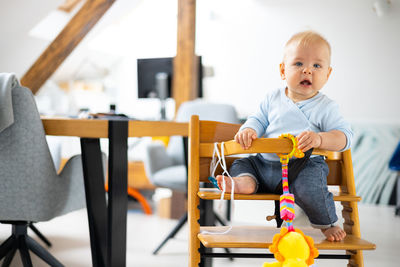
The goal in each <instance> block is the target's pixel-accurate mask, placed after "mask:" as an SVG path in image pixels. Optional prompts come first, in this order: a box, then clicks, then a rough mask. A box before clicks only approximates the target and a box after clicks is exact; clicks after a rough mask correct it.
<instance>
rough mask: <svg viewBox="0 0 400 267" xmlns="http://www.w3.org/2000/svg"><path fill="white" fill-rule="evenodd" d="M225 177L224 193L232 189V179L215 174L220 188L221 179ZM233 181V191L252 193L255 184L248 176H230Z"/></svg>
mask: <svg viewBox="0 0 400 267" xmlns="http://www.w3.org/2000/svg"><path fill="white" fill-rule="evenodd" d="M224 178H225V186H226V190H225V192H226V193H230V192H231V189H232V181H231V178H229V177H228V176H222V175H217V177H216V179H217V182H218V186H219V189H220V190H222V184H223V179H224ZM232 178H233V180H234V181H235V188H234V193H237V194H248V195H249V194H254V193H255V192H254V191H255V190H256V187H257V184H256V181H254V179H253V178H252V177H250V176H240V177H232Z"/></svg>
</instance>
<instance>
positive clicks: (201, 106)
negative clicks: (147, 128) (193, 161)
mask: <svg viewBox="0 0 400 267" xmlns="http://www.w3.org/2000/svg"><path fill="white" fill-rule="evenodd" d="M192 115H198V116H199V118H200V119H201V120H213V121H220V122H227V123H239V118H238V115H237V112H236V109H235V107H234V106H232V105H228V104H220V103H209V102H206V101H203V100H193V101H187V102H184V103H182V104H181V106H180V107H179V110H178V113H177V115H176V121H177V122H189V121H190V118H191V116H192ZM183 148H184V146H183V141H182V138H181V137H179V136H173V137H171V138H170V142H169V144H168V148H167V153H168V155H169V156H170V157H171V158H172V160H173V161H174V164H176V165H179V164H184V162H185V159H184V150H183Z"/></svg>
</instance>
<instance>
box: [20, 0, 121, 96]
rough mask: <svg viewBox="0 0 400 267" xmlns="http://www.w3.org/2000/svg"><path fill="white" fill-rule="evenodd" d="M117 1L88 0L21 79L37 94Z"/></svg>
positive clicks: (23, 83) (24, 84) (22, 82)
mask: <svg viewBox="0 0 400 267" xmlns="http://www.w3.org/2000/svg"><path fill="white" fill-rule="evenodd" d="M114 2H115V0H86V3H85V4H84V5H83V6H82V7H81V9H80V10H79V11H78V12H77V13H76V15H75V16H74V17H73V18H72V19H71V20H70V21H69V23H68V24H67V25H66V26H65V28H64V29H63V30H62V31H61V32H60V33H59V34H58V36H57V37H56V38H55V39H54V41H53V42H52V43H51V44H50V45H49V46H48V47H47V48H46V50H45V51H44V52H43V53H42V54H41V55H40V57H39V58H38V59H37V60H36V61H35V63H33V65H32V66H31V67H30V69H29V70H28V71H27V72H26V73H25V75H24V76H23V77H22V79H21V84H22V85H23V86H26V87H27V88H30V89H31V90H32V92H33V93H34V94H35V93H36V92H37V91H38V90H39V89H40V87H41V86H42V85H43V84H44V83H45V82H46V81H47V79H48V78H50V76H51V75H52V74H53V73H54V72H55V71H56V70H57V68H58V67H59V66H60V65H61V64H62V63H63V61H64V60H65V59H66V58H67V57H68V56H69V54H70V53H71V52H72V51H73V50H74V48H75V47H76V46H77V45H78V44H79V43H80V41H81V40H82V39H83V38H84V37H85V36H86V34H87V33H88V32H89V31H90V30H91V29H92V28H93V26H94V25H96V23H97V21H98V20H99V19H100V18H101V17H102V16H103V15H104V13H105V12H106V11H107V10H108V9H109V8H110V7H111V5H112V4H113V3H114Z"/></svg>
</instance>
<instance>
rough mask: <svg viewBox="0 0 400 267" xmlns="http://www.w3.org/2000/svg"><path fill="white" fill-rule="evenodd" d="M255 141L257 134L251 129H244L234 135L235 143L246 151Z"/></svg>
mask: <svg viewBox="0 0 400 267" xmlns="http://www.w3.org/2000/svg"><path fill="white" fill-rule="evenodd" d="M255 139H257V133H256V131H255V130H253V129H251V128H244V129H243V130H241V131H240V132H238V133H237V134H236V135H235V141H236V142H238V143H239V144H240V145H241V146H242V148H243V149H248V148H249V147H250V146H251V143H252V142H253V140H255Z"/></svg>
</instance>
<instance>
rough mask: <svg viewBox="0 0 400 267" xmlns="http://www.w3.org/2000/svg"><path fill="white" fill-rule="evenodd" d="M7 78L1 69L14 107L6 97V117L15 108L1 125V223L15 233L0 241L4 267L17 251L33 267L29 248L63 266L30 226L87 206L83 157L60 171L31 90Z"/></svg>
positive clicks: (1, 83) (1, 80)
mask: <svg viewBox="0 0 400 267" xmlns="http://www.w3.org/2000/svg"><path fill="white" fill-rule="evenodd" d="M6 78H7V77H6ZM8 78H10V77H9V76H8ZM4 79H5V76H4V75H3V74H0V94H1V93H2V92H3V93H4V92H5V91H7V88H5V87H6V86H8V87H9V88H8V93H6V95H7V94H8V95H9V97H10V104H11V105H12V107H11V109H9V110H5V107H4V105H3V104H4V103H3V102H2V103H1V107H0V113H1V115H0V119H1V120H4V116H3V115H4V114H10V113H11V114H12V115H11V117H13V122H12V123H11V124H10V123H8V124H6V126H5V128H4V127H3V128H0V177H1V181H0V222H1V223H6V224H11V225H12V234H11V236H10V237H9V238H8V239H7V240H6V241H4V242H3V243H2V244H1V246H0V259H3V258H4V261H3V265H2V266H9V265H10V263H11V261H12V259H13V257H14V255H15V252H16V250H19V252H20V256H21V260H22V263H23V266H24V267H25V266H32V262H31V258H30V255H29V250H30V251H32V252H33V253H35V254H36V255H37V256H38V257H40V258H41V259H42V260H43V261H45V262H46V263H48V264H49V265H51V266H63V265H62V264H61V263H60V262H59V261H58V260H57V259H56V258H54V257H53V256H52V255H51V254H50V253H49V252H48V251H47V250H45V249H44V248H43V247H41V246H40V245H39V244H38V243H37V242H36V241H35V240H33V239H32V238H31V237H29V236H28V235H27V227H28V225H29V224H30V223H32V222H41V221H48V220H51V219H53V218H54V217H57V216H60V215H63V214H66V213H68V212H71V211H74V210H78V209H82V208H84V207H85V203H86V202H85V192H84V184H83V171H82V163H81V157H80V156H74V157H72V158H71V159H70V160H69V161H68V162H67V163H66V165H65V167H64V169H63V170H62V172H61V173H60V174H59V175H57V171H56V169H55V166H54V164H53V161H52V157H51V155H50V151H49V147H48V145H47V142H46V138H45V133H44V130H43V124H42V122H41V120H40V116H39V113H38V111H37V108H36V104H35V101H34V99H33V95H32V93H31V91H30V90H29V89H27V88H24V87H22V86H20V85H19V83H18V81H13V82H12V83H10V82H8V83H7V82H5V81H4ZM14 79H15V78H14ZM10 84H11V85H12V86H10ZM5 106H7V105H5ZM8 117H10V116H9V115H8ZM2 125H4V124H3V123H2V121H0V127H1V126H2Z"/></svg>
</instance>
